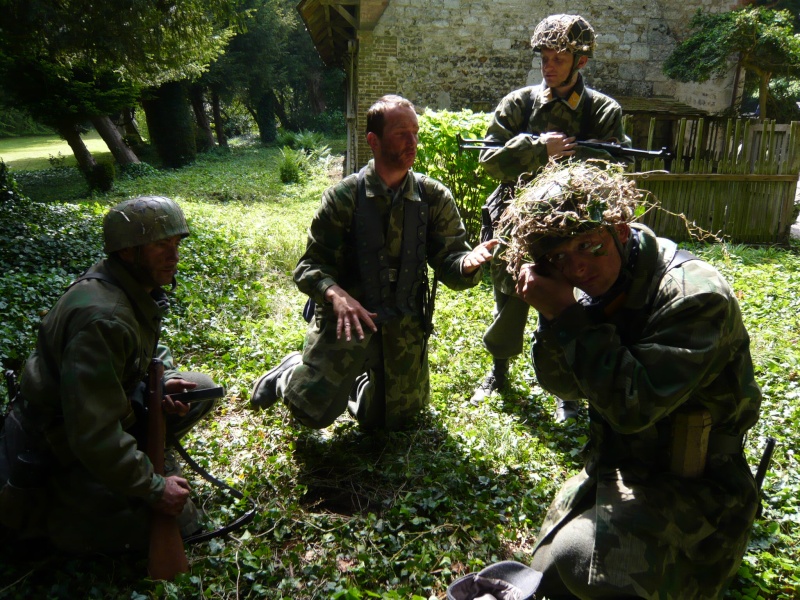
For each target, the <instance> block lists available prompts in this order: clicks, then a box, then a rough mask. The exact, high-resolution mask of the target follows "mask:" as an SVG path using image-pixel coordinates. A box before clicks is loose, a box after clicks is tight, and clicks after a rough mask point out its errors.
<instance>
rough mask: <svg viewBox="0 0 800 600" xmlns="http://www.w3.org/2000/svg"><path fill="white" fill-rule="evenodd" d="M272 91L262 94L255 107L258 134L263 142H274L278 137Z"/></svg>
mask: <svg viewBox="0 0 800 600" xmlns="http://www.w3.org/2000/svg"><path fill="white" fill-rule="evenodd" d="M273 100H274V96H273V95H272V92H267V93H266V94H262V96H261V97H260V98H259V99H258V103H257V104H256V106H255V107H254V112H255V115H256V124H257V125H258V136H259V138H260V139H261V143H262V144H269V143H270V142H274V141H275V138H276V137H277V133H278V132H277V127H276V123H275V102H274V101H273Z"/></svg>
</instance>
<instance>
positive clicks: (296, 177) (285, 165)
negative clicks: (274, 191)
mask: <svg viewBox="0 0 800 600" xmlns="http://www.w3.org/2000/svg"><path fill="white" fill-rule="evenodd" d="M307 170H308V155H307V154H306V153H305V152H303V151H302V150H293V149H292V148H289V147H284V148H281V161H280V163H279V165H278V171H279V172H280V174H281V181H282V182H283V183H298V182H299V181H300V179H301V177H302V175H303V174H304V173H305V172H306V171H307Z"/></svg>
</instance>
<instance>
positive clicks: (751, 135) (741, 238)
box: [628, 119, 800, 244]
mask: <svg viewBox="0 0 800 600" xmlns="http://www.w3.org/2000/svg"><path fill="white" fill-rule="evenodd" d="M686 125H687V122H686V119H682V120H680V121H678V122H677V126H676V131H675V132H674V135H673V138H674V146H673V148H671V150H672V151H673V153H674V158H673V159H672V160H671V161H668V162H667V164H665V163H664V161H663V160H661V159H658V160H652V159H645V160H637V163H636V165H635V166H632V167H631V172H630V173H628V176H630V177H633V178H634V179H635V180H636V183H637V186H638V187H640V188H642V189H646V190H649V191H650V192H652V193H653V195H654V196H655V197H656V198H657V200H658V204H659V206H660V208H659V209H654V210H651V211H650V212H648V213H647V214H646V215H645V216H644V217H643V218H642V222H643V223H645V224H646V225H647V226H649V227H651V228H652V229H653V230H654V231H656V233H657V234H658V235H660V236H664V237H669V238H671V239H674V240H676V241H685V240H688V239H690V238H691V237H693V235H692V234H690V231H693V230H699V231H700V232H701V234H702V232H707V233H710V234H713V235H716V236H718V237H721V238H724V239H726V240H728V241H732V242H737V243H749V244H764V243H786V242H787V241H788V239H789V235H790V230H791V226H792V225H793V224H794V222H795V219H796V218H797V214H798V212H797V211H798V209H797V208H796V207H795V194H796V191H797V181H798V173H800V122H798V121H795V122H792V123H791V124H790V125H776V124H775V123H774V122H771V121H766V122H763V123H761V122H757V121H754V120H750V119H739V120H733V119H731V120H727V121H712V122H710V123H709V124H708V125H706V123H705V122H704V121H703V120H702V119H700V120H698V121H695V124H693V126H692V127H691V128H690V131H687V127H686ZM654 130H655V119H651V122H650V137H649V140H648V149H650V150H653V149H656V150H657V149H658V148H652V147H651V146H652V140H653V131H654ZM696 233H697V232H695V235H696Z"/></svg>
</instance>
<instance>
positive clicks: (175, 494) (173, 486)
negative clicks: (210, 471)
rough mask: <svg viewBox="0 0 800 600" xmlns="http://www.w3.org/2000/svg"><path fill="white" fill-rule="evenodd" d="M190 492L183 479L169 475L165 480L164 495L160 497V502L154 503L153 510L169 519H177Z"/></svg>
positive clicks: (186, 482) (187, 483) (187, 484)
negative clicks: (167, 516)
mask: <svg viewBox="0 0 800 600" xmlns="http://www.w3.org/2000/svg"><path fill="white" fill-rule="evenodd" d="M190 491H191V488H190V487H189V482H188V481H186V480H185V479H184V478H183V477H178V476H177V475H171V476H169V477H167V478H166V485H165V486H164V494H163V495H162V496H161V500H159V501H158V502H156V503H155V504H154V505H153V508H154V509H156V510H157V511H159V512H162V513H164V514H165V515H169V516H170V517H177V516H178V515H179V514H181V511H182V510H183V507H184V505H185V504H186V501H187V500H188V499H189V492H190Z"/></svg>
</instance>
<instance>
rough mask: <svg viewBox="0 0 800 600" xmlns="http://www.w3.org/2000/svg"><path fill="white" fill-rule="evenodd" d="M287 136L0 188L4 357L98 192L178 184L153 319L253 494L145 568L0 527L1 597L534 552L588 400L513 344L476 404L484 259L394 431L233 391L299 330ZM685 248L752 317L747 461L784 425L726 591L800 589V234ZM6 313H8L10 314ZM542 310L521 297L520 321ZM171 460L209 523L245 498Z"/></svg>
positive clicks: (43, 301)
mask: <svg viewBox="0 0 800 600" xmlns="http://www.w3.org/2000/svg"><path fill="white" fill-rule="evenodd" d="M474 134H480V135H482V131H477V129H476V130H473V131H472V133H471V135H474ZM280 156H281V155H280V151H279V150H278V149H277V148H263V147H261V146H260V145H258V144H256V143H254V142H252V141H251V142H249V143H244V142H243V141H241V140H232V143H231V151H230V153H227V154H214V153H211V154H209V155H207V156H206V155H204V156H202V157H199V158H198V160H197V161H196V162H195V163H193V164H192V165H190V166H188V167H185V168H183V169H180V170H169V171H163V172H157V173H154V174H153V175H152V176H145V177H139V178H136V179H125V178H121V179H120V180H118V181H117V183H116V185H115V189H114V191H113V192H111V193H110V194H108V195H107V196H106V197H104V201H103V202H102V204H92V203H90V204H83V205H71V204H66V203H53V204H46V205H45V204H39V203H36V202H29V201H28V202H26V203H25V205H24V206H22V205H17V204H13V205H11V206H8V207H7V206H6V203H0V299H1V300H0V302H4V303H5V304H4V305H3V306H2V308H0V311H2V314H3V315H4V319H3V322H2V323H0V356H2V357H3V358H2V360H3V364H4V366H5V365H7V364H14V365H16V364H18V363H19V362H20V360H21V359H20V356H23V358H24V355H26V354H27V351H28V350H29V349H30V348H31V346H32V344H33V339H34V337H35V326H36V323H37V322H38V320H39V319H40V317H41V313H42V312H44V311H46V310H47V309H48V308H49V306H51V305H52V303H53V302H54V300H55V298H56V297H57V296H58V294H59V293H60V292H61V290H62V289H63V287H64V286H65V285H66V284H67V283H68V281H69V280H71V279H72V278H73V277H74V276H75V275H77V274H79V273H80V272H81V271H82V270H83V269H84V268H85V267H87V266H89V265H90V264H91V263H92V262H93V261H94V260H95V259H96V258H98V257H99V256H100V247H101V241H100V238H99V228H100V217H101V214H102V212H103V211H104V208H105V206H107V205H110V204H113V203H116V202H117V201H118V200H119V199H120V198H124V197H132V196H136V195H142V194H164V195H168V196H171V197H173V198H176V199H177V200H178V202H180V204H181V206H182V207H183V208H184V211H185V213H186V215H187V217H188V220H189V225H190V228H191V231H192V235H191V236H190V237H189V238H187V239H186V241H185V242H184V244H183V245H182V248H181V250H182V252H181V263H180V272H179V275H178V278H179V286H178V288H177V290H176V292H175V294H174V298H173V302H172V304H173V307H172V311H171V313H170V315H169V316H168V318H167V320H166V322H165V325H164V333H163V339H164V341H165V342H166V343H167V344H169V346H170V347H171V348H172V350H173V352H174V354H175V356H176V358H177V359H178V361H179V363H180V366H181V367H182V368H185V369H193V370H200V371H205V372H208V373H209V374H211V375H212V376H213V377H214V378H215V379H216V380H217V381H218V382H219V383H220V384H221V385H224V386H225V388H226V390H227V396H226V398H225V399H224V401H223V402H221V404H220V405H219V407H218V408H217V409H216V411H215V413H214V415H213V417H212V418H211V419H209V420H207V421H205V422H204V423H202V424H201V425H200V426H199V427H198V429H197V430H196V431H195V432H193V433H192V434H191V435H190V436H188V438H187V439H186V440H185V442H186V444H187V446H188V448H189V451H190V453H191V454H192V456H193V457H194V458H195V459H196V460H198V462H199V463H200V464H201V465H202V466H203V467H204V468H206V469H209V470H210V471H211V472H212V473H213V474H214V475H215V476H217V477H221V478H223V479H224V480H225V481H227V482H229V483H231V484H232V485H234V486H236V487H237V488H239V489H242V490H243V491H244V492H245V494H247V495H248V496H249V497H251V498H253V499H254V500H255V501H256V502H257V503H258V506H259V511H258V513H257V515H256V517H255V519H254V521H253V522H252V523H250V524H249V525H248V526H247V527H246V528H245V529H243V530H239V531H237V532H235V533H234V534H233V535H231V536H229V537H226V538H220V539H216V540H212V541H210V542H206V543H202V544H198V545H196V546H190V547H189V548H188V554H189V559H190V565H191V572H190V573H188V574H186V575H181V576H179V577H178V578H177V580H176V581H175V582H170V583H167V582H154V581H152V580H150V579H148V578H147V577H146V575H145V573H146V561H145V559H144V558H141V557H135V556H122V557H105V556H91V557H86V558H77V559H65V558H64V557H63V556H58V555H54V554H50V553H49V552H48V551H46V550H43V549H41V548H38V547H37V548H36V549H35V552H34V553H32V556H25V555H23V554H22V553H21V552H20V551H19V550H18V549H17V548H16V547H13V546H10V545H5V546H0V582H2V583H0V595H2V596H3V597H4V598H13V599H28V598H130V599H134V600H145V599H147V598H171V599H187V600H188V599H194V598H242V599H256V598H268V599H270V600H277V599H286V600H311V599H320V600H322V599H326V600H327V599H329V598H340V599H351V598H365V599H374V598H380V599H383V600H400V599H402V600H406V599H412V600H420V599H430V598H440V599H441V598H443V597H444V590H445V588H446V586H447V585H448V584H449V583H450V582H451V581H453V580H454V579H455V578H456V577H458V576H460V575H462V574H464V573H466V572H470V571H477V570H479V569H480V568H482V567H483V566H486V565H487V564H489V563H491V562H494V561H497V560H503V559H509V558H511V559H516V560H520V561H522V562H526V561H528V560H529V559H530V553H531V549H532V545H533V543H534V542H535V540H536V536H537V534H538V530H539V526H540V525H541V522H542V519H543V517H544V514H545V511H546V509H547V506H548V505H549V502H550V501H551V500H552V498H553V495H554V494H555V492H556V490H557V489H558V488H559V487H560V485H561V483H562V482H563V481H564V480H565V479H566V478H567V477H569V476H570V475H572V474H573V473H575V472H576V471H577V470H578V469H579V468H580V465H581V456H580V448H581V446H582V445H583V443H584V442H585V441H586V435H587V427H586V412H585V409H582V412H581V417H580V418H579V419H578V420H577V421H574V422H571V423H568V424H566V425H556V424H554V423H553V422H552V418H551V416H550V415H551V413H552V411H553V409H554V407H555V399H554V398H553V397H552V396H550V395H549V394H548V393H546V392H545V391H544V390H542V389H541V387H539V386H538V384H537V382H536V380H535V377H534V376H533V373H532V370H531V368H530V366H529V364H528V361H527V360H525V359H523V358H520V359H519V360H517V361H515V362H514V363H513V364H512V376H513V377H512V384H511V386H510V389H509V390H508V391H506V392H504V393H503V394H502V395H494V396H492V397H490V399H489V400H488V401H487V402H486V403H485V404H483V405H481V406H472V405H470V404H469V403H468V402H466V397H468V395H469V394H470V392H471V390H472V388H473V386H474V385H475V383H476V382H477V381H478V380H479V379H480V378H481V377H482V375H483V374H484V373H485V371H486V369H487V368H488V366H489V357H488V356H487V354H486V353H485V352H484V351H483V349H482V346H481V344H480V336H481V335H482V333H483V331H484V329H485V327H486V326H487V325H488V324H489V322H490V321H491V312H492V308H493V300H492V288H491V285H490V283H489V282H488V280H485V281H484V282H483V283H481V284H480V285H479V286H477V287H475V288H472V289H470V290H467V291H464V292H453V291H451V290H449V289H446V288H440V290H439V295H438V298H437V306H436V315H435V331H434V334H433V336H432V338H431V341H430V365H431V388H432V395H431V406H430V410H429V411H427V412H426V413H425V415H424V416H423V417H422V418H420V420H419V421H418V422H417V424H416V425H415V426H414V427H412V428H411V429H410V430H409V431H406V432H398V433H376V434H365V433H363V432H360V431H359V430H358V428H357V427H356V425H355V424H354V422H353V421H352V420H351V419H350V418H349V417H348V416H347V415H344V416H342V417H341V418H340V419H338V420H337V421H336V423H334V425H333V426H331V427H330V428H328V429H326V430H323V431H310V430H308V429H304V428H302V427H300V426H298V425H296V424H295V423H294V422H293V421H292V419H291V418H290V417H289V414H288V411H287V410H286V408H285V407H283V406H281V405H276V406H275V407H273V408H272V409H270V410H268V411H261V412H253V411H251V410H250V409H249V408H248V396H249V389H250V387H251V385H252V382H253V381H254V379H255V378H256V377H258V376H259V375H261V374H263V373H264V372H265V371H266V370H267V369H269V368H271V367H272V366H273V365H275V364H276V363H277V361H279V360H280V359H281V358H282V357H283V356H284V355H285V354H286V353H287V352H289V351H291V350H296V349H300V348H301V347H302V344H303V336H304V332H305V325H306V324H305V322H304V321H303V320H302V317H301V309H302V306H303V303H304V301H305V297H304V296H303V295H302V294H300V293H299V292H298V291H297V289H296V288H295V286H294V284H293V283H292V280H291V272H292V269H293V268H294V266H295V264H296V262H297V259H298V258H299V256H300V255H301V254H302V252H303V249H304V247H305V237H306V230H307V227H308V223H309V220H310V218H311V215H312V214H313V211H314V210H315V208H316V207H317V206H318V205H319V199H320V194H321V192H322V191H323V189H324V188H325V186H326V185H329V184H330V183H331V180H330V179H327V178H325V177H322V176H321V173H322V171H321V170H320V169H316V168H312V170H311V172H310V175H309V177H308V178H307V179H306V180H305V181H304V182H303V183H302V184H300V185H292V186H285V185H283V184H282V183H281V182H280V180H279V172H278V169H277V168H276V165H277V164H278V163H279V162H280ZM418 168H419V169H420V170H421V171H422V170H423V169H422V168H421V167H419V166H418ZM54 185H55V184H54ZM96 196H98V195H96ZM692 251H693V252H695V253H696V254H698V255H700V256H701V257H702V258H705V259H707V260H709V261H710V262H711V263H712V264H714V265H715V266H716V267H717V268H719V269H720V270H721V271H722V272H723V273H724V274H725V276H726V277H727V278H728V279H729V281H730V282H731V284H732V286H733V289H734V291H735V293H736V295H737V297H738V298H739V302H740V305H741V307H742V313H743V315H744V318H745V320H746V324H747V327H748V330H749V332H750V334H751V339H752V352H753V356H754V360H755V366H756V371H757V373H756V374H757V380H758V381H759V383H760V384H761V385H762V387H763V389H764V404H763V415H762V419H761V420H760V421H759V423H758V425H757V426H756V428H755V429H754V430H753V432H752V434H751V436H750V438H749V440H748V443H747V457H748V460H749V462H750V464H751V465H755V463H756V462H757V460H758V457H759V453H760V450H761V448H763V445H764V440H765V437H766V436H767V435H772V436H775V437H777V438H778V439H779V444H780V445H779V446H778V449H777V451H776V453H775V457H774V460H773V463H772V466H771V468H770V470H769V472H768V473H767V478H766V481H765V492H766V503H765V506H766V509H765V512H764V515H763V516H762V517H761V518H760V519H759V520H758V521H757V523H756V526H755V528H754V530H753V536H752V541H751V543H750V546H749V548H748V551H747V554H746V556H745V560H744V562H743V564H742V568H741V569H740V572H739V576H738V578H737V579H736V580H735V581H734V583H733V585H732V587H731V589H730V591H729V592H728V593H727V594H726V598H759V597H760V598H762V599H764V600H766V599H787V600H788V599H791V598H795V597H796V591H795V590H796V589H797V586H798V583H799V582H798V573H800V544H798V538H799V537H800V533H798V528H797V522H798V509H799V508H800V503H799V501H798V499H799V498H800V475H798V474H799V473H800V468H798V467H800V465H798V460H797V456H796V453H797V442H796V439H797V437H798V429H799V428H800V426H799V425H798V423H800V401H799V400H800V369H798V365H800V350H799V349H798V348H800V339H798V336H799V335H800V334H798V332H800V246H798V245H797V244H794V245H793V246H792V247H790V248H763V249H754V248H747V247H742V246H733V247H727V248H724V247H721V246H708V247H705V246H698V247H694V248H692ZM54 268H55V270H53V269H54ZM6 314H10V315H12V317H13V319H15V321H14V322H13V323H11V324H10V325H5V322H6V319H5V315H6ZM535 325H536V323H535V316H533V315H531V317H530V323H529V328H530V330H532V329H533V327H535ZM11 351H14V352H15V353H16V354H15V356H14V357H11V354H10V352H11ZM186 475H187V476H188V477H189V479H190V483H191V485H192V488H193V493H194V494H195V495H196V496H197V497H198V499H199V502H198V505H200V506H202V507H203V508H204V510H205V512H206V514H207V516H208V518H209V519H210V521H211V522H212V523H213V524H222V523H227V522H230V521H231V520H232V519H233V518H235V517H236V516H237V515H238V514H240V510H241V507H237V505H236V504H235V503H230V502H229V501H228V500H224V499H220V498H219V497H218V496H217V494H216V493H215V492H214V491H213V490H212V489H210V487H209V485H208V484H206V483H204V482H203V481H202V480H201V479H200V478H199V477H197V476H196V475H194V474H192V473H191V472H186Z"/></svg>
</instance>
